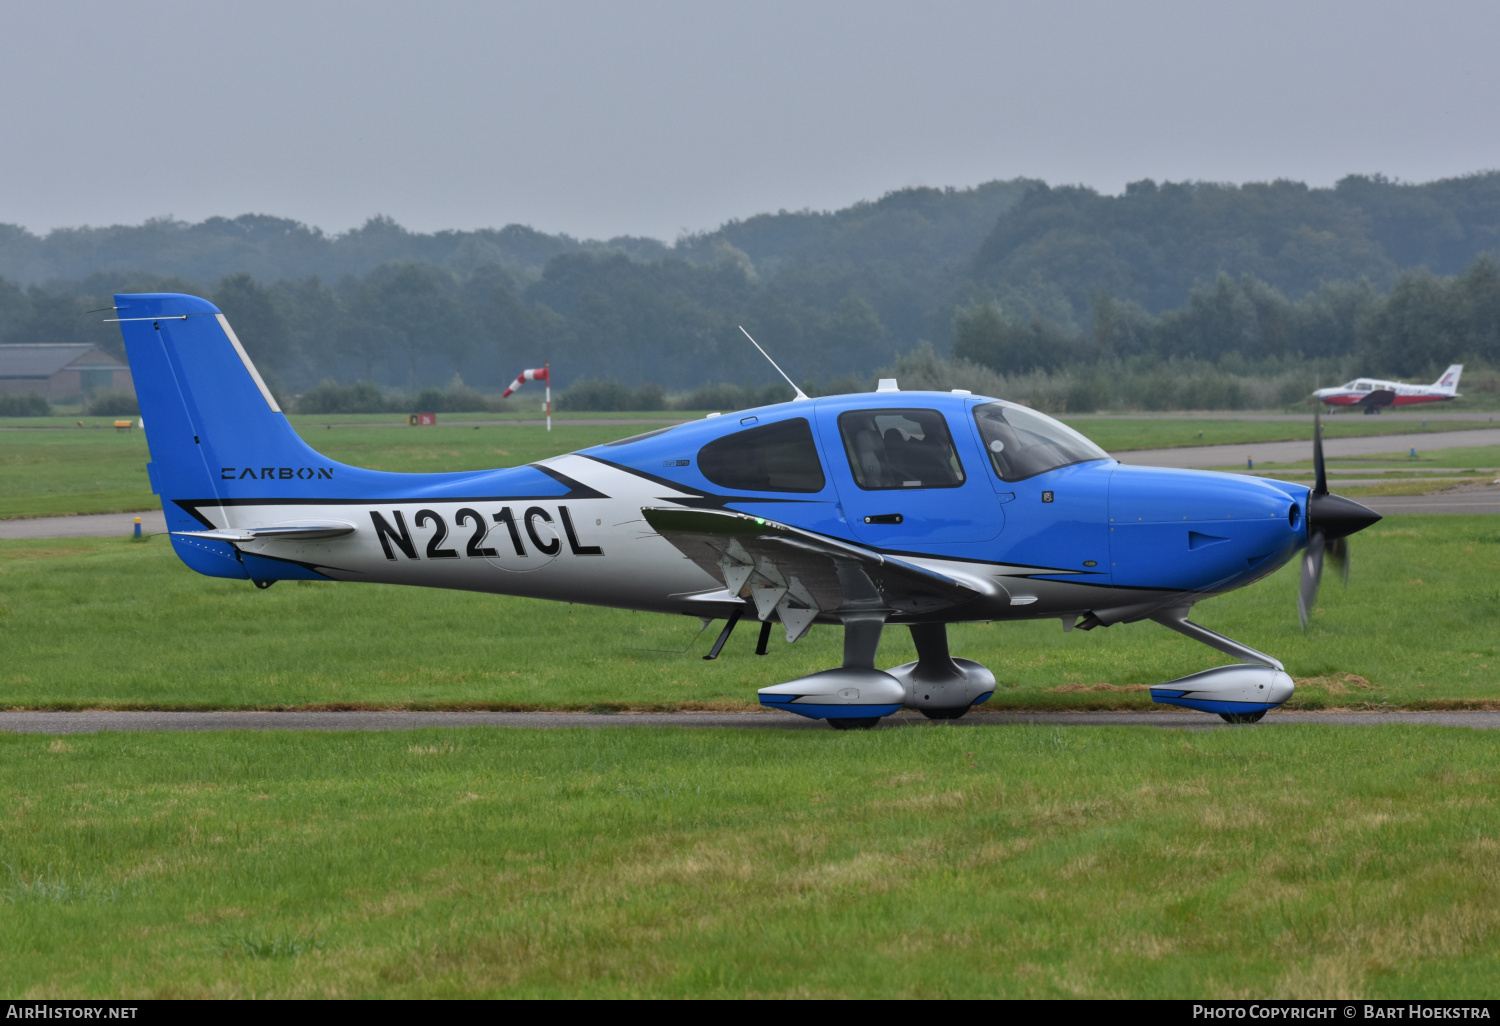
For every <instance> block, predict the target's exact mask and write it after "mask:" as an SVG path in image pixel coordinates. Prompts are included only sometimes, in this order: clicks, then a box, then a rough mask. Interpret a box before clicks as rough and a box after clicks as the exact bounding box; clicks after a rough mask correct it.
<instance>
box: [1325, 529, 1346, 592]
mask: <svg viewBox="0 0 1500 1026" xmlns="http://www.w3.org/2000/svg"><path fill="white" fill-rule="evenodd" d="M1328 560H1329V562H1331V563H1332V564H1333V565H1334V566H1336V567H1338V571H1339V578H1340V580H1341V581H1342V583H1343V584H1344V586H1345V587H1348V585H1349V539H1348V538H1334V539H1333V540H1332V541H1330V542H1329V543H1328Z"/></svg>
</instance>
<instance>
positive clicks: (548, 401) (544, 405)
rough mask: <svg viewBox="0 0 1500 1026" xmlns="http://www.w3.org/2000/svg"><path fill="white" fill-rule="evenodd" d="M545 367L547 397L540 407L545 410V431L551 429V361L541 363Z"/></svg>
mask: <svg viewBox="0 0 1500 1026" xmlns="http://www.w3.org/2000/svg"><path fill="white" fill-rule="evenodd" d="M542 366H543V367H546V368H547V398H546V400H545V401H544V402H543V403H542V408H543V409H544V410H546V411H547V431H548V432H549V433H550V432H551V431H552V361H551V360H548V361H547V362H546V363H544V364H543V365H542Z"/></svg>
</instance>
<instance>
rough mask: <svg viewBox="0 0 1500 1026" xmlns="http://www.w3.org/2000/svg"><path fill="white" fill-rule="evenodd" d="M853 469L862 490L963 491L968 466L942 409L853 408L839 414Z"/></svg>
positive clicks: (846, 448)
mask: <svg viewBox="0 0 1500 1026" xmlns="http://www.w3.org/2000/svg"><path fill="white" fill-rule="evenodd" d="M839 434H840V435H841V436H842V437H843V439H844V452H845V453H847V454H848V456H849V468H850V469H851V470H853V471H854V480H855V482H857V483H858V484H859V486H860V487H861V488H867V489H870V490H879V489H884V488H957V487H958V486H959V485H961V484H963V483H964V468H963V464H961V463H959V461H958V453H957V452H955V451H954V449H953V436H951V435H950V434H948V423H947V421H945V420H944V419H943V415H942V414H941V413H939V412H938V411H937V410H850V411H849V412H848V413H842V414H840V415H839Z"/></svg>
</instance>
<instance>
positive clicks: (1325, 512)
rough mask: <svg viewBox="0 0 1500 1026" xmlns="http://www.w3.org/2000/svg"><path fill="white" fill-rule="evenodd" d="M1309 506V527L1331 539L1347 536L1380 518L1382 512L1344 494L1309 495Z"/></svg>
mask: <svg viewBox="0 0 1500 1026" xmlns="http://www.w3.org/2000/svg"><path fill="white" fill-rule="evenodd" d="M1307 507H1308V509H1307V520H1308V525H1309V527H1310V528H1311V529H1312V530H1314V531H1321V532H1323V534H1324V536H1325V537H1327V538H1328V539H1329V540H1332V539H1334V538H1347V537H1348V536H1349V535H1351V534H1354V533H1356V532H1358V531H1363V530H1364V529H1365V528H1367V527H1369V526H1370V525H1371V524H1373V523H1375V522H1376V521H1377V520H1379V519H1380V514H1379V513H1376V512H1375V511H1374V510H1373V509H1371V508H1370V507H1368V506H1362V505H1360V504H1359V503H1357V502H1355V501H1354V500H1353V499H1346V498H1344V497H1343V496H1342V495H1332V494H1328V493H1325V494H1323V495H1309V496H1308V497H1307Z"/></svg>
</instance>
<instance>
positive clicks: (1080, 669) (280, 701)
mask: <svg viewBox="0 0 1500 1026" xmlns="http://www.w3.org/2000/svg"><path fill="white" fill-rule="evenodd" d="M1497 542H1500V525H1497V523H1496V520H1495V518H1493V517H1486V516H1445V517H1420V516H1417V517H1411V516H1408V517H1392V518H1388V519H1386V520H1384V521H1382V522H1381V523H1379V524H1377V525H1376V526H1374V527H1373V528H1370V529H1369V530H1367V531H1364V532H1363V533H1361V534H1360V535H1358V536H1357V537H1356V538H1354V539H1353V540H1352V544H1351V549H1352V552H1353V575H1352V579H1351V582H1350V585H1349V587H1348V589H1347V590H1346V589H1345V588H1343V587H1341V586H1340V584H1339V582H1338V580H1337V579H1336V577H1334V576H1333V575H1330V577H1329V579H1328V580H1327V581H1325V583H1324V586H1323V593H1322V596H1321V598H1320V603H1319V608H1318V610H1317V612H1316V613H1315V615H1314V619H1313V622H1312V625H1311V627H1310V628H1309V630H1308V632H1307V633H1306V634H1303V633H1302V632H1301V631H1300V630H1299V629H1298V626H1297V613H1296V594H1295V593H1296V573H1297V568H1296V565H1295V564H1293V565H1291V566H1288V567H1285V568H1283V569H1282V570H1281V571H1280V572H1279V573H1277V574H1276V575H1274V576H1273V577H1271V578H1269V579H1267V580H1265V581H1262V582H1260V583H1258V584H1255V585H1253V586H1251V587H1249V588H1245V589H1241V590H1240V591H1236V592H1233V593H1231V594H1229V595H1225V596H1221V597H1219V598H1215V599H1210V600H1208V601H1206V602H1203V603H1201V604H1200V605H1199V606H1198V607H1197V609H1196V610H1195V613H1194V618H1195V619H1196V620H1198V621H1200V622H1202V623H1204V624H1205V625H1207V626H1209V627H1212V628H1214V629H1216V630H1220V631H1222V632H1224V633H1226V634H1228V635H1229V636H1231V637H1233V638H1237V639H1239V640H1241V641H1244V642H1246V643H1247V644H1251V645H1254V646H1256V647H1258V648H1261V649H1262V650H1264V651H1268V652H1271V653H1274V654H1276V655H1277V656H1278V657H1280V658H1281V659H1282V660H1283V661H1284V662H1285V663H1286V664H1287V668H1288V670H1289V671H1290V672H1291V673H1292V674H1293V675H1294V676H1295V677H1297V678H1298V679H1299V688H1298V692H1297V696H1296V698H1295V699H1294V700H1293V707H1302V708H1326V707H1331V706H1339V707H1347V706H1355V707H1367V706H1373V707H1393V706H1394V707H1403V706H1404V707H1411V708H1442V707H1470V708H1472V707H1488V706H1500V639H1497V637H1496V632H1495V625H1496V623H1497V622H1500V573H1497V571H1500V548H1497ZM716 631H717V625H716V626H715V627H713V628H711V629H710V630H708V631H704V632H702V633H700V625H699V623H698V621H697V620H695V619H692V618H689V617H677V616H665V615H659V614H646V613H630V612H626V611H621V610H611V609H599V608H594V607H589V606H570V605H564V604H559V603H547V602H541V601H535V600H528V599H518V598H508V597H503V596H493V595H478V594H471V593H463V592H449V591H439V590H431V589H415V588H399V587H396V586H389V585H358V584H335V583H331V582H329V583H324V582H293V581H283V582H281V583H279V584H277V585H276V586H275V587H273V588H271V589H270V590H268V591H258V590H256V589H255V588H254V587H252V586H251V585H250V584H249V583H248V582H245V581H225V580H220V579H216V578H207V577H201V576H199V575H198V574H195V573H193V572H192V571H190V570H188V569H187V568H186V567H184V566H182V565H181V564H180V563H179V562H178V561H177V558H176V556H175V555H173V553H172V551H171V549H170V547H169V545H168V544H167V542H166V540H165V539H163V538H155V539H152V540H150V541H148V542H145V543H134V542H130V541H127V540H125V539H119V540H114V539H72V540H50V541H30V542H22V541H9V542H0V705H3V706H8V707H13V708H22V707H24V708H77V707H116V708H132V707H147V708H151V707H159V708H197V707H229V708H282V707H302V706H320V705H321V706H327V705H335V706H363V705H371V706H380V707H413V708H430V707H450V708H463V707H484V708H521V709H525V708H572V709H587V708H621V709H670V708H742V707H746V706H748V705H751V704H753V703H754V702H755V689H756V688H759V687H763V686H765V685H767V684H773V683H777V682H779V681H784V680H790V679H793V678H795V677H798V676H802V675H803V674H807V673H811V672H814V671H816V670H821V669H826V668H827V667H829V666H835V665H837V664H838V663H839V659H840V650H841V649H840V646H841V643H842V642H841V631H840V630H839V628H837V627H822V626H819V627H814V628H813V629H812V631H811V632H810V633H809V635H808V637H806V638H805V639H804V640H802V641H799V642H798V643H797V644H796V645H792V646H788V645H786V644H785V643H784V642H783V641H782V640H780V635H779V634H773V644H772V648H771V654H770V655H768V656H765V657H757V656H755V655H753V654H752V651H751V650H752V648H753V646H754V640H755V625H754V624H753V623H752V624H747V625H745V626H742V627H741V628H740V630H739V632H738V633H737V634H736V635H735V637H734V638H733V639H732V640H731V641H730V643H729V645H728V646H727V648H726V649H725V652H724V655H723V656H722V657H721V658H720V659H719V660H718V661H716V662H712V663H709V662H704V661H703V660H702V659H701V658H700V656H701V655H702V654H703V653H704V652H706V651H707V649H708V646H709V644H710V643H711V642H712V640H713V636H714V634H715V633H716ZM950 633H951V637H952V642H953V650H954V652H955V654H958V655H963V656H967V657H969V658H973V659H977V660H979V661H980V662H983V663H985V664H986V665H988V666H990V667H991V668H992V669H993V670H994V671H995V673H996V675H997V677H998V678H999V680H1000V682H1001V686H1000V688H999V690H998V691H997V692H996V695H995V697H994V698H993V699H992V700H991V702H990V707H991V708H1130V707H1148V706H1149V705H1150V698H1149V695H1147V694H1146V687H1147V685H1150V684H1155V683H1160V682H1162V681H1165V680H1170V679H1172V678H1174V677H1178V676H1181V675H1183V674H1187V673H1191V672H1194V671H1196V670H1201V669H1205V668H1207V667H1209V666H1214V665H1218V664H1220V663H1223V662H1226V661H1227V660H1226V659H1225V658H1224V657H1222V656H1220V655H1219V654H1217V653H1215V652H1213V651H1212V650H1210V649H1208V648H1205V647H1203V646H1202V645H1198V644H1195V643H1193V642H1191V641H1189V640H1187V639H1185V638H1182V637H1180V636H1178V635H1176V634H1173V633H1172V632H1170V631H1168V630H1167V629H1166V628H1164V627H1160V626H1158V625H1156V624H1153V623H1137V624H1124V625H1119V626H1115V627H1109V628H1102V629H1097V630H1094V631H1091V632H1083V631H1073V632H1071V633H1064V632H1063V631H1062V629H1061V626H1060V624H1059V623H1058V621H1057V620H1042V621H1034V622H1028V623H1005V624H988V625H984V624H973V625H960V626H955V627H953V628H952V629H951V631H950ZM539 638H541V639H546V643H545V644H538V643H537V639H539ZM911 658H914V653H913V649H912V646H911V641H910V636H909V635H908V633H907V632H906V631H905V630H902V629H892V630H890V631H887V632H886V635H885V638H884V640H883V642H882V646H881V652H880V659H881V665H884V666H891V665H895V664H897V663H901V662H904V661H906V660H908V659H911ZM1349 675H1352V676H1349ZM1119 689H1124V690H1119Z"/></svg>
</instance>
